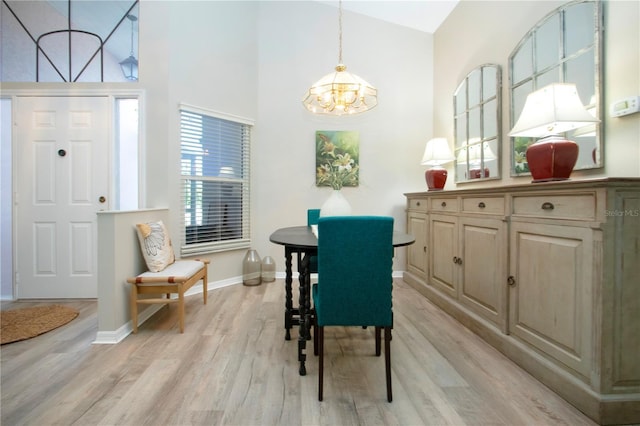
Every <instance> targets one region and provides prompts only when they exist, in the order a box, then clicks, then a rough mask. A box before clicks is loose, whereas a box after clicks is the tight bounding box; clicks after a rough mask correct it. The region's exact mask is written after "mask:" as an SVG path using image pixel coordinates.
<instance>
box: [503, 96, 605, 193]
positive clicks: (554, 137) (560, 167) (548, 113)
mask: <svg viewBox="0 0 640 426" xmlns="http://www.w3.org/2000/svg"><path fill="white" fill-rule="evenodd" d="M598 121H599V120H597V119H596V118H594V117H593V116H592V115H591V114H589V112H588V111H587V110H586V109H585V107H584V105H583V104H582V102H581V101H580V97H579V96H578V91H577V89H576V86H575V84H567V83H554V84H550V85H548V86H545V87H543V88H542V89H540V90H537V91H535V92H533V93H530V94H529V96H527V101H526V102H525V105H524V108H523V109H522V113H521V114H520V118H519V119H518V121H517V122H516V125H515V126H514V127H513V129H511V132H510V133H509V136H528V137H538V138H543V139H540V140H539V141H537V142H536V143H534V144H532V145H530V146H529V147H528V148H527V152H526V157H527V163H529V170H530V171H531V176H532V177H533V182H547V181H555V180H566V179H569V176H570V175H571V172H572V171H573V167H574V166H575V164H576V160H577V159H578V151H579V148H578V144H576V143H575V142H573V141H570V140H567V139H566V138H565V137H563V136H560V133H564V132H568V131H570V130H575V129H578V128H581V127H585V126H588V125H590V124H591V123H596V122H598Z"/></svg>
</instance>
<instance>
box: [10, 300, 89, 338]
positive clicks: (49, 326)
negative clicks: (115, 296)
mask: <svg viewBox="0 0 640 426" xmlns="http://www.w3.org/2000/svg"><path fill="white" fill-rule="evenodd" d="M78 313H79V312H78V311H77V310H75V309H73V308H69V307H66V306H60V305H45V306H36V307H33V308H22V309H13V310H9V311H2V312H0V344H2V345H4V344H5V343H12V342H18V341H20V340H26V339H30V338H32V337H36V336H39V335H40V334H43V333H46V332H48V331H51V330H54V329H56V328H58V327H60V326H63V325H65V324H67V323H68V322H70V321H71V320H73V319H74V318H75V317H77V316H78Z"/></svg>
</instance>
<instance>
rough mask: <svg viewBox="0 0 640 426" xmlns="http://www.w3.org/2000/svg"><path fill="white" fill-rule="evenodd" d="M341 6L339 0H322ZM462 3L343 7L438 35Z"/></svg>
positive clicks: (406, 0)
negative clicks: (451, 14)
mask: <svg viewBox="0 0 640 426" xmlns="http://www.w3.org/2000/svg"><path fill="white" fill-rule="evenodd" d="M318 1H320V2H322V3H326V4H330V5H332V6H335V7H338V1H336V0H318ZM458 1H459V0H343V2H342V8H343V9H344V10H348V11H351V12H356V13H360V14H362V15H367V16H370V17H373V18H377V19H381V20H383V21H388V22H392V23H394V24H398V25H402V26H405V27H409V28H413V29H415V30H418V31H423V32H427V33H431V34H433V33H435V32H436V30H437V29H438V27H439V26H440V24H441V23H442V22H443V21H444V20H445V19H446V18H447V16H449V14H450V13H451V11H452V10H453V8H454V7H456V5H457V4H458Z"/></svg>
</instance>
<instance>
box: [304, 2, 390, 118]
mask: <svg viewBox="0 0 640 426" xmlns="http://www.w3.org/2000/svg"><path fill="white" fill-rule="evenodd" d="M339 10H340V13H339V19H338V24H339V37H338V38H339V47H340V50H339V55H338V65H336V68H335V71H334V72H332V73H330V74H327V75H325V76H324V77H322V78H321V79H320V80H318V81H317V82H316V83H315V84H314V85H313V86H311V87H310V88H309V90H307V93H306V94H305V96H304V98H303V99H302V104H303V105H304V107H305V108H306V109H307V110H309V111H310V112H312V113H314V114H328V115H343V114H344V115H347V114H359V113H361V112H365V111H368V110H370V109H371V108H374V107H375V106H376V105H378V91H377V90H376V88H375V87H373V86H372V85H370V84H369V83H367V82H366V81H365V80H364V79H362V78H360V77H358V76H357V75H355V74H352V73H350V72H348V71H347V67H346V66H345V65H344V64H343V63H342V1H340V2H339Z"/></svg>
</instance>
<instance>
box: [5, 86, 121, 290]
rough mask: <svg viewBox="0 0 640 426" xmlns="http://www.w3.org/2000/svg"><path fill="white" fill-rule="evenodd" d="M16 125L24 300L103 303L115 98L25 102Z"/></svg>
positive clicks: (20, 103)
mask: <svg viewBox="0 0 640 426" xmlns="http://www.w3.org/2000/svg"><path fill="white" fill-rule="evenodd" d="M15 117H16V121H15V128H14V129H15V132H16V137H17V139H16V140H17V147H16V150H15V152H16V162H15V163H14V164H15V166H16V168H15V169H14V171H13V177H14V179H15V181H16V183H15V187H16V189H17V193H16V194H15V201H16V202H17V206H16V210H15V211H16V215H15V217H14V221H15V222H16V223H17V226H16V228H15V229H16V232H17V234H16V239H15V241H16V257H17V259H16V264H17V265H16V266H17V268H16V271H17V276H16V296H17V298H19V299H33V298H38V299H41V298H95V297H97V264H98V263H97V252H98V245H97V243H98V242H97V217H96V212H97V211H98V210H107V209H108V208H109V200H108V196H109V170H110V166H109V163H110V162H109V140H110V136H109V134H110V128H111V126H110V120H111V114H110V108H109V98H108V97H106V96H103V97H19V98H18V101H17V108H16V115H15Z"/></svg>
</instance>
